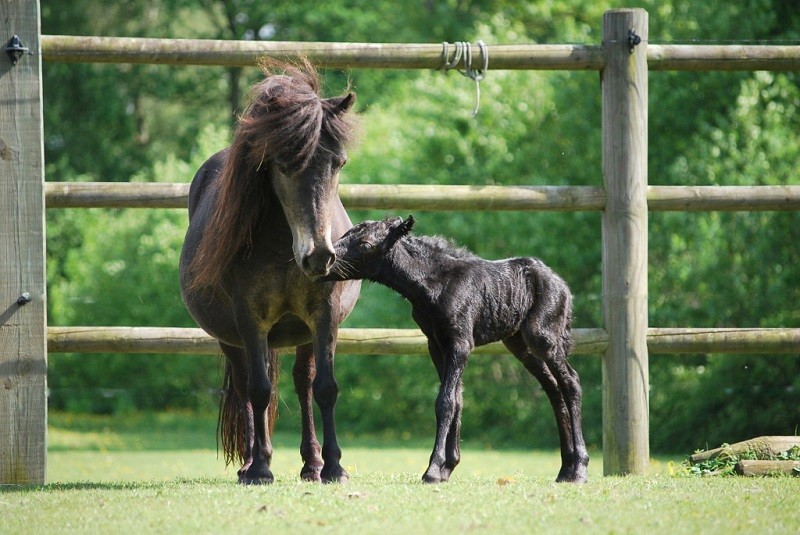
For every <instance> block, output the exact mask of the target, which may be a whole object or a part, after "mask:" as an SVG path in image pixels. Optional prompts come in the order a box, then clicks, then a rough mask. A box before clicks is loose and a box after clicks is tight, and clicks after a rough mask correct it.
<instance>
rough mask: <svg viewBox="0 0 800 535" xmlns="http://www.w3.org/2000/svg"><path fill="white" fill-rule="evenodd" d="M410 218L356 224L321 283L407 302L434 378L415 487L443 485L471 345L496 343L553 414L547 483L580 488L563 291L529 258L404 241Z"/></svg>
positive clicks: (454, 454) (576, 390)
mask: <svg viewBox="0 0 800 535" xmlns="http://www.w3.org/2000/svg"><path fill="white" fill-rule="evenodd" d="M413 224H414V218H413V217H411V216H409V218H408V219H406V220H405V221H403V219H402V218H399V217H398V218H390V219H385V220H383V221H365V222H363V223H360V224H358V225H356V226H355V227H353V228H352V229H350V230H349V231H347V233H345V234H344V235H343V236H342V237H341V239H340V240H339V241H337V242H336V243H335V244H334V250H335V251H336V258H337V260H336V263H335V264H334V266H333V268H332V270H331V273H330V274H329V275H327V276H326V277H324V279H325V280H350V279H368V280H371V281H374V282H378V283H380V284H383V285H385V286H388V287H389V288H391V289H393V290H395V291H397V292H398V293H400V294H401V295H403V297H405V298H406V299H408V300H409V301H410V302H411V305H412V307H413V312H412V315H413V317H414V321H416V322H417V324H418V325H419V326H420V328H421V329H422V332H424V333H425V336H427V338H428V350H429V351H430V354H431V359H433V363H434V365H435V366H436V370H437V371H438V372H439V380H440V381H441V385H440V388H439V396H438V397H437V398H436V443H435V444H434V447H433V453H432V454H431V459H430V464H429V466H428V469H427V470H426V471H425V474H424V475H423V476H422V479H423V481H425V482H428V483H436V482H440V481H447V480H448V479H449V477H450V474H451V472H452V471H453V469H454V468H455V467H456V465H457V464H458V462H459V460H460V457H461V453H460V446H459V442H460V434H461V406H462V389H463V387H462V382H461V377H462V373H463V371H464V367H465V366H466V364H467V357H468V356H469V354H470V352H471V351H472V349H473V348H474V347H475V346H480V345H483V344H488V343H489V342H496V341H499V340H502V341H503V343H504V344H505V346H506V347H507V348H508V349H509V350H510V351H511V352H512V353H513V354H514V356H516V357H517V358H518V359H519V360H520V361H521V362H522V364H523V365H524V366H525V368H526V369H527V370H528V371H529V372H530V373H531V374H532V375H533V376H534V377H536V379H537V380H538V381H539V382H540V383H541V385H542V387H543V388H544V390H545V392H546V393H547V396H548V398H549V399H550V403H551V404H552V406H553V410H554V412H555V415H556V421H557V423H558V433H559V439H560V442H561V470H560V471H559V473H558V478H557V479H556V481H570V482H585V481H586V480H587V466H588V464H589V455H588V453H587V451H586V445H585V443H584V441H583V431H582V428H581V386H580V380H579V379H578V374H577V373H576V372H575V370H573V369H572V367H571V366H570V365H569V364H568V363H567V356H568V355H569V352H570V350H571V348H572V336H571V333H570V322H571V319H572V294H571V293H570V291H569V288H568V287H567V284H566V283H565V282H564V281H563V280H562V279H561V277H559V276H558V275H556V273H555V272H554V271H553V270H551V269H550V268H548V267H547V266H546V265H544V264H543V263H542V262H541V260H539V259H537V258H509V259H506V260H497V261H489V260H484V259H482V258H480V257H478V256H475V255H474V254H472V253H471V252H469V251H467V250H465V249H461V248H458V247H455V246H454V245H453V244H451V243H450V242H448V241H446V240H444V239H442V238H439V237H428V236H412V235H410V234H409V232H410V230H411V227H412V226H413Z"/></svg>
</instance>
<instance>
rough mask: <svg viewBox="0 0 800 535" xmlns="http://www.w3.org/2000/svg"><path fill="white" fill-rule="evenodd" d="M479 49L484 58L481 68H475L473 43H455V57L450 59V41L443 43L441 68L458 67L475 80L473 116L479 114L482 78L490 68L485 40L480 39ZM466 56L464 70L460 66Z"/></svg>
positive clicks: (463, 73) (459, 70) (464, 74)
mask: <svg viewBox="0 0 800 535" xmlns="http://www.w3.org/2000/svg"><path fill="white" fill-rule="evenodd" d="M476 44H477V45H478V50H479V51H480V54H481V58H482V59H483V62H482V65H481V68H473V66H472V45H471V44H470V43H468V42H465V41H456V42H455V43H453V46H455V52H454V53H453V59H452V60H451V59H450V43H448V42H447V41H444V42H443V43H442V67H441V70H443V71H445V72H447V71H449V70H451V69H456V70H457V71H458V72H459V73H460V74H461V75H463V76H466V77H467V78H469V79H470V80H472V81H473V82H475V108H474V109H473V110H472V116H473V117H475V116H476V115H478V109H479V107H480V101H481V80H483V79H484V78H486V72H487V71H488V70H489V47H488V46H486V43H484V42H483V41H478V42H477V43H476ZM462 56H463V58H464V70H461V69H459V68H458V64H459V63H461V58H462Z"/></svg>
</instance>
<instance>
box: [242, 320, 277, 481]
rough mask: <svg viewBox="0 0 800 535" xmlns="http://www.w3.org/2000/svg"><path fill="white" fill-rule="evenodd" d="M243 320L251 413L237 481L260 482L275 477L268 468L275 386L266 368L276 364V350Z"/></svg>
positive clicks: (270, 455) (247, 403) (247, 400)
mask: <svg viewBox="0 0 800 535" xmlns="http://www.w3.org/2000/svg"><path fill="white" fill-rule="evenodd" d="M243 323H244V322H242V321H241V320H240V322H239V325H240V331H241V332H242V334H243V336H242V338H243V340H244V346H245V347H244V356H245V359H244V360H245V369H246V391H245V396H246V401H245V404H246V407H247V411H248V412H251V413H252V435H251V436H250V442H251V443H250V447H249V450H250V451H249V458H247V459H246V460H245V464H244V466H242V468H241V470H239V483H242V484H244V485H260V484H265V483H272V482H273V481H274V477H273V475H272V472H271V471H270V462H271V461H272V443H271V441H270V436H269V435H270V430H271V426H270V421H269V420H270V417H269V412H268V409H269V404H270V401H271V398H272V392H273V387H274V385H273V384H272V381H271V380H270V374H269V372H270V368H271V367H272V366H276V359H277V352H276V351H274V350H272V351H270V350H268V349H267V337H266V335H261V334H259V333H258V331H257V330H256V329H255V328H251V329H242V324H243ZM275 403H277V400H275ZM273 412H274V411H273ZM248 417H249V415H248Z"/></svg>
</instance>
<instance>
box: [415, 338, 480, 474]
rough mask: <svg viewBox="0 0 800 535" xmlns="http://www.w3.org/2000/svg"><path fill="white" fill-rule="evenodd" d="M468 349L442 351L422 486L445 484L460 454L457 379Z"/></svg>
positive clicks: (459, 386) (459, 388) (459, 377)
mask: <svg viewBox="0 0 800 535" xmlns="http://www.w3.org/2000/svg"><path fill="white" fill-rule="evenodd" d="M470 349H471V348H458V347H453V348H448V350H446V351H445V353H444V356H445V360H444V362H443V365H444V377H443V379H442V381H441V384H440V385H439V395H438V396H437V397H436V440H435V442H434V445H433V452H431V458H430V462H429V464H428V469H427V470H425V473H424V474H423V475H422V480H423V481H424V482H425V483H440V482H444V481H447V480H448V478H449V477H450V473H451V472H452V470H453V468H455V465H456V464H457V463H458V460H459V457H460V454H459V451H458V445H457V444H456V443H457V441H458V439H459V438H458V435H459V434H460V421H457V419H458V420H460V418H461V414H460V410H459V409H460V402H461V399H460V398H461V377H462V375H463V373H464V368H465V367H466V365H467V357H468V355H469V352H470Z"/></svg>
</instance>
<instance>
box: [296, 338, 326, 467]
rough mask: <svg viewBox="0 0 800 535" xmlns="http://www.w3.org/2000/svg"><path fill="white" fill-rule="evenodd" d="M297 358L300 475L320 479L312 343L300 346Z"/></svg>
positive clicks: (320, 460) (320, 458) (320, 461)
mask: <svg viewBox="0 0 800 535" xmlns="http://www.w3.org/2000/svg"><path fill="white" fill-rule="evenodd" d="M296 355H297V358H296V360H295V362H294V368H293V369H292V375H293V377H294V388H295V391H296V392H297V398H298V399H299V400H300V419H301V427H302V438H301V439H300V457H301V458H302V459H303V468H302V470H300V477H301V478H302V479H303V480H304V481H314V482H319V481H320V471H321V470H322V456H321V455H320V451H321V450H320V446H319V442H318V441H317V434H316V431H315V429H314V405H313V402H314V401H313V393H312V391H311V384H312V382H313V381H314V376H315V375H316V368H315V367H314V350H313V347H312V346H311V344H307V345H303V346H298V347H297V351H296Z"/></svg>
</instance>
